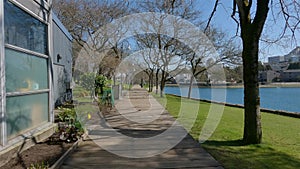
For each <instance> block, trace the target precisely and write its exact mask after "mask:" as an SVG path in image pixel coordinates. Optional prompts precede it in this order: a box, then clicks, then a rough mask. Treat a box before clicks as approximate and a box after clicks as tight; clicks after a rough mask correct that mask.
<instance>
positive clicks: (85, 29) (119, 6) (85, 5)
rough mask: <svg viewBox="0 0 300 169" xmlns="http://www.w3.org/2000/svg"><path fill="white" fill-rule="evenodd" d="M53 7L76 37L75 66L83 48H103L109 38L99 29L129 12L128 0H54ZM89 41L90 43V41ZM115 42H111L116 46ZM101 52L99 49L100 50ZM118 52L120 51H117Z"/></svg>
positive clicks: (74, 37)
mask: <svg viewBox="0 0 300 169" xmlns="http://www.w3.org/2000/svg"><path fill="white" fill-rule="evenodd" d="M53 9H54V11H55V13H56V15H57V16H58V18H59V19H60V20H61V21H62V23H63V24H64V26H65V27H66V28H67V29H68V31H69V32H70V34H71V35H72V37H73V39H74V47H75V48H74V49H75V50H73V51H74V54H73V68H74V67H75V63H76V61H77V57H78V55H79V51H80V50H81V49H82V48H90V49H95V47H96V50H102V48H103V47H104V46H105V45H107V43H108V41H109V40H108V39H109V38H111V37H106V36H103V35H101V37H99V36H98V34H97V31H98V30H100V29H101V28H103V27H104V26H105V25H106V24H108V23H110V22H112V21H113V20H114V19H117V18H120V17H122V16H125V15H127V14H128V2H127V1H109V0H101V1H94V0H67V1H66V0H53ZM88 41H89V43H88ZM114 45H115V44H110V46H114ZM98 52H99V51H98ZM117 54H118V53H117Z"/></svg>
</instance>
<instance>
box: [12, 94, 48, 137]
mask: <svg viewBox="0 0 300 169" xmlns="http://www.w3.org/2000/svg"><path fill="white" fill-rule="evenodd" d="M48 107H49V106H48V93H43V94H36V95H25V96H16V97H8V98H7V99H6V113H7V119H6V122H7V135H8V137H10V138H11V137H12V136H15V135H16V134H19V133H21V132H22V131H25V130H28V129H30V128H32V127H36V126H38V125H39V124H41V123H43V122H47V121H48Z"/></svg>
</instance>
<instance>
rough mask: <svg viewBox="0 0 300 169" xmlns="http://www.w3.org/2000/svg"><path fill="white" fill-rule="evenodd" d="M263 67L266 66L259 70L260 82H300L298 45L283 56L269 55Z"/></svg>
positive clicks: (299, 52)
mask: <svg viewBox="0 0 300 169" xmlns="http://www.w3.org/2000/svg"><path fill="white" fill-rule="evenodd" d="M264 67H268V68H266V69H265V70H260V71H259V81H260V82H265V83H271V82H300V47H299V46H298V47H296V48H295V49H294V50H292V51H291V52H290V53H288V54H287V55H284V56H273V57H269V58H268V63H265V64H264Z"/></svg>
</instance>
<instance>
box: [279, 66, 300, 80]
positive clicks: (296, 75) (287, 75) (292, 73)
mask: <svg viewBox="0 0 300 169" xmlns="http://www.w3.org/2000/svg"><path fill="white" fill-rule="evenodd" d="M280 80H281V81H283V82H300V69H295V70H285V71H283V72H281V73H280Z"/></svg>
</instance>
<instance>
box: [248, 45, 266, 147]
mask: <svg viewBox="0 0 300 169" xmlns="http://www.w3.org/2000/svg"><path fill="white" fill-rule="evenodd" d="M243 66H244V71H243V75H244V77H243V78H244V105H245V117H244V136H243V140H244V142H245V144H257V143H261V139H262V129H261V116H260V98H259V83H258V42H255V41H252V40H246V39H245V40H244V49H243Z"/></svg>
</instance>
